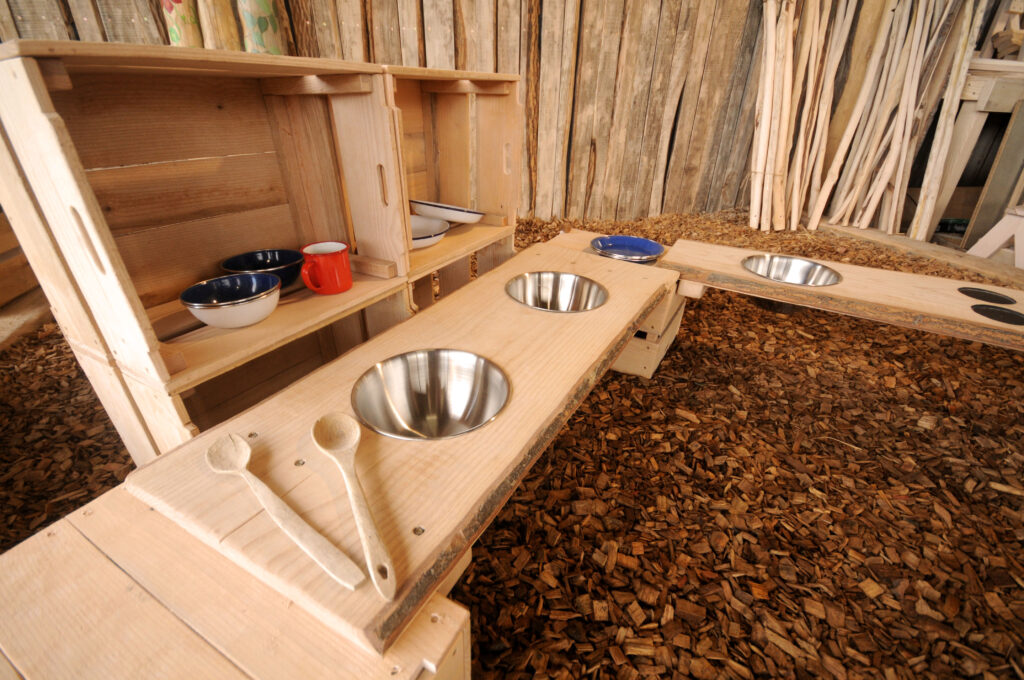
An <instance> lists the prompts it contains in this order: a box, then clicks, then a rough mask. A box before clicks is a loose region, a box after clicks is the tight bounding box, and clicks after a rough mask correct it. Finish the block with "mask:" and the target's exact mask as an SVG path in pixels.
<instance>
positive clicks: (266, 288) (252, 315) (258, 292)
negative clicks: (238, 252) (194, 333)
mask: <svg viewBox="0 0 1024 680" xmlns="http://www.w3.org/2000/svg"><path fill="white" fill-rule="evenodd" d="M280 295H281V279H280V278H279V277H278V276H277V275H276V274H260V273H256V274H253V273H248V274H228V275H227V276H218V277H217V278H214V279H207V280H205V281H200V282H199V283H196V284H193V285H191V286H189V287H188V288H186V289H185V291H184V292H183V293H182V294H181V296H180V297H179V299H180V300H181V304H183V305H184V306H185V307H186V308H188V311H190V312H192V315H193V316H195V317H196V318H197V319H199V320H200V321H202V322H203V323H205V324H206V325H207V326H213V327H214V328H242V327H243V326H251V325H253V324H255V323H259V322H260V321H263V320H264V319H266V318H267V317H268V316H270V313H271V312H273V311H274V309H275V308H276V307H277V302H278V300H279V299H280Z"/></svg>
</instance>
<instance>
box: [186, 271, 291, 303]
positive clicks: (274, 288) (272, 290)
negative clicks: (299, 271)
mask: <svg viewBox="0 0 1024 680" xmlns="http://www.w3.org/2000/svg"><path fill="white" fill-rule="evenodd" d="M253 274H255V275H256V276H272V277H274V278H275V279H277V282H276V283H275V284H274V285H273V286H271V287H270V288H268V289H267V290H263V291H260V292H259V293H256V294H255V295H250V296H249V297H247V298H242V299H241V300H232V301H230V302H186V301H185V293H187V292H188V291H190V290H192V289H193V288H196V287H198V286H202V285H205V284H208V283H211V282H213V281H217V280H219V279H228V278H234V277H236V276H249V275H253ZM280 290H281V277H280V276H278V275H277V274H269V273H267V272H255V273H254V272H243V273H237V274H228V275H227V276H215V277H213V278H212V279H205V280H203V281H199V282H197V283H193V284H192V285H191V286H189V287H188V288H186V289H185V290H184V291H182V293H181V295H179V296H178V300H180V301H181V304H183V305H185V306H186V307H188V308H189V309H223V308H225V307H234V306H236V305H244V304H246V303H248V302H255V301H256V300H262V299H263V298H265V297H269V296H271V295H273V294H274V293H276V292H278V291H280Z"/></svg>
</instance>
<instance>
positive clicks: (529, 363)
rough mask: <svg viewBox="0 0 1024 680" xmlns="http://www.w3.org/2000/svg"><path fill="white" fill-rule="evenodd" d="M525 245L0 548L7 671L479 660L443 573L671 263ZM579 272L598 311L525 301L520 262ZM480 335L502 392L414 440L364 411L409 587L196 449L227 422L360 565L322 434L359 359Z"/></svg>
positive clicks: (656, 294) (312, 669) (621, 338)
mask: <svg viewBox="0 0 1024 680" xmlns="http://www.w3.org/2000/svg"><path fill="white" fill-rule="evenodd" d="M565 243H566V239H561V238H559V239H555V240H553V241H550V242H548V243H544V244H541V245H537V246H534V247H532V248H529V249H527V250H525V251H523V252H522V253H519V254H518V255H516V256H515V257H513V258H512V259H511V260H509V261H508V262H506V263H505V264H504V265H502V266H500V267H498V268H497V269H495V270H493V271H491V272H489V273H487V274H486V275H484V276H482V277H481V278H479V279H477V280H476V281H474V282H473V283H471V284H470V285H468V286H466V287H464V288H462V289H461V290H459V291H458V292H456V293H454V294H452V295H450V296H448V297H446V298H444V299H442V300H441V301H439V302H438V303H437V304H435V305H433V306H432V307H430V308H428V309H426V310H425V311H423V312H421V313H419V314H417V315H415V316H414V317H412V318H411V319H409V320H407V321H405V322H403V323H401V324H399V325H398V326H396V327H395V328H392V329H391V330H389V331H387V332H385V333H383V334H382V335H379V336H377V337H375V338H373V339H372V340H371V341H369V342H367V343H366V344H364V345H361V346H359V347H357V348H356V349H354V350H352V351H351V352H349V353H348V354H345V355H343V356H342V357H340V358H338V359H336V360H335V361H333V362H331V363H329V364H327V365H326V366H324V367H323V368H321V369H319V370H317V371H316V372H314V373H312V374H311V375H309V376H307V377H306V378H304V379H302V380H301V381H299V382H297V383H295V384H294V385H292V386H291V387H289V388H287V389H285V390H283V391H281V392H279V393H277V394H275V395H274V396H272V397H271V398H269V399H267V400H265V401H263V402H261V403H260V404H258V405H257V406H255V407H253V408H252V409H250V410H248V411H245V412H243V413H241V414H240V415H238V416H236V417H235V418H232V419H230V420H228V421H226V422H224V423H222V424H221V425H218V426H217V427H215V428H214V429H212V430H210V431H208V432H204V433H203V434H201V435H199V436H198V437H196V438H195V439H194V440H192V441H189V442H187V443H185V444H184V445H182V446H181V447H179V448H177V449H175V450H174V451H172V452H170V453H167V454H165V455H163V456H161V457H159V458H158V459H157V460H156V461H154V462H153V463H151V464H149V465H147V466H145V467H143V468H140V469H139V470H137V471H135V472H133V473H132V474H131V475H130V476H129V478H128V480H127V481H126V482H125V484H124V485H122V486H121V487H118V488H117V489H114V490H113V491H111V492H109V493H107V494H106V495H104V496H102V497H101V498H99V499H97V500H96V501H94V502H92V503H90V504H89V505H87V506H85V507H84V508H82V509H80V510H78V511H76V512H75V513H73V514H72V515H70V516H69V517H67V518H65V519H63V520H61V521H60V522H58V523H56V524H54V525H53V526H51V527H49V528H47V529H45V530H43V531H41V532H40V533H38V534H36V535H35V536H33V537H32V538H30V539H29V540H27V541H25V542H24V543H22V544H21V545H19V546H17V547H15V548H14V549H13V550H11V551H9V552H8V553H6V554H4V555H3V556H0V603H2V604H0V652H2V654H0V678H7V677H12V678H17V677H19V674H20V676H22V677H25V678H40V677H57V676H68V675H74V676H75V677H78V678H87V677H103V678H113V677H219V678H229V677H250V678H279V677H325V676H333V677H338V676H341V677H353V678H356V677H358V678H367V677H388V678H403V677H405V678H414V677H419V676H420V673H421V672H423V671H426V672H427V673H429V672H437V674H438V676H442V675H443V676H445V677H465V676H467V675H468V668H469V665H468V664H469V650H468V646H467V639H468V638H467V636H468V612H466V610H465V609H464V608H462V607H461V606H459V605H458V604H456V603H453V602H451V601H450V600H447V599H446V598H445V597H444V593H446V592H447V588H448V587H450V583H449V581H450V579H451V577H452V576H453V575H457V573H458V570H459V567H460V565H462V564H464V562H463V560H464V559H465V558H466V556H467V553H468V551H469V550H470V546H471V545H472V543H473V541H474V540H475V539H476V537H477V536H478V535H479V534H480V533H481V532H482V531H483V530H484V529H485V528H486V527H487V525H488V524H489V522H490V521H491V519H492V518H493V517H494V515H495V513H496V512H497V511H498V510H499V509H500V507H501V506H502V505H503V504H504V502H505V501H506V500H507V498H508V496H509V495H510V494H511V493H512V491H513V490H514V489H515V487H516V485H517V484H518V483H519V481H520V480H521V479H522V478H523V476H524V475H525V473H526V471H527V470H528V469H529V467H530V466H531V465H532V463H533V462H534V461H535V460H536V458H537V457H538V456H539V455H540V454H541V452H543V451H544V449H545V448H546V447H547V445H548V444H549V442H550V441H551V440H552V439H553V438H554V436H555V435H556V433H557V432H558V430H559V429H560V428H561V426H562V424H563V423H564V422H565V420H566V419H567V417H568V416H569V414H570V413H572V411H573V410H574V409H575V408H576V407H577V406H578V404H579V403H580V402H581V400H582V399H583V398H584V397H585V396H586V394H587V393H588V391H589V390H590V389H591V388H592V386H593V385H594V383H595V382H596V381H597V379H598V378H599V377H600V376H601V375H602V373H604V371H605V370H606V369H607V368H608V367H609V366H610V365H611V363H612V362H613V361H614V359H615V357H616V356H617V354H618V353H619V352H620V351H621V350H622V348H623V347H625V345H626V344H627V342H628V341H629V340H630V339H631V338H632V337H633V334H634V332H635V331H636V329H637V327H638V324H639V322H640V320H642V319H643V318H644V317H645V316H646V315H648V314H649V313H650V312H651V311H652V310H655V308H657V307H658V306H659V305H660V304H662V303H663V302H664V300H665V298H666V296H669V295H671V294H672V293H674V290H675V283H676V280H677V274H676V273H675V272H672V271H667V270H665V269H661V268H657V267H648V266H642V265H635V264H630V263H626V262H620V261H616V260H612V259H609V258H604V257H599V256H596V255H592V254H588V253H585V252H580V251H579V250H578V249H575V248H571V247H565ZM533 271H559V272H571V273H574V274H580V275H583V276H586V277H588V278H590V279H593V280H594V281H597V282H598V283H600V284H602V285H603V286H604V287H605V288H606V289H607V290H608V291H609V296H608V300H607V302H605V303H604V304H603V305H602V306H600V307H598V308H596V309H592V310H590V311H586V312H577V313H553V312H547V311H541V310H537V309H532V308H530V307H527V306H524V305H521V304H519V303H517V302H516V301H514V300H512V299H511V298H510V297H508V296H507V295H506V294H505V290H504V287H505V283H506V282H507V281H508V280H509V279H511V278H512V277H514V276H516V275H518V274H521V273H525V272H533ZM426 348H452V349H458V350H466V351H470V352H474V353H476V354H478V355H481V356H484V357H486V358H488V359H490V360H491V361H493V362H495V363H496V364H497V365H498V366H499V367H501V368H502V369H503V370H504V372H505V373H506V375H507V377H508V381H509V384H510V395H509V399H508V403H507V404H506V406H505V408H504V409H503V410H502V411H500V412H499V413H498V415H497V416H496V417H495V418H494V420H492V421H491V422H489V423H487V424H486V425H484V426H483V427H480V428H479V429H476V430H473V431H471V432H468V433H466V434H463V435H461V436H458V437H455V438H452V439H445V440H435V441H403V440H399V439H394V438H389V437H384V436H382V435H378V434H376V433H374V432H371V431H370V430H369V429H368V428H365V427H364V428H363V429H362V442H361V445H360V447H359V453H358V459H357V467H358V473H359V476H360V479H361V481H362V485H363V488H364V489H365V491H366V494H367V497H368V499H369V504H370V507H371V510H372V513H373V516H374V517H375V519H376V522H377V525H378V529H379V531H380V534H381V536H382V539H383V542H384V544H385V545H386V546H387V548H388V550H389V551H390V553H391V557H392V559H393V563H394V571H395V575H396V576H397V583H398V594H397V597H396V598H395V600H394V601H393V602H387V601H385V600H384V599H383V598H381V597H380V596H379V595H378V594H377V592H376V590H375V589H374V587H373V585H372V584H371V582H370V580H369V579H365V580H364V581H363V582H362V583H361V584H360V585H358V586H357V587H356V588H355V589H354V590H348V589H346V588H344V587H343V586H340V585H338V584H337V583H336V582H334V581H333V580H332V579H331V578H330V577H329V576H327V575H326V574H325V573H324V572H323V571H322V570H321V569H320V568H319V567H317V566H316V564H315V563H313V562H312V560H311V559H310V558H308V557H307V556H306V555H305V553H303V552H301V551H300V550H299V549H298V548H297V547H295V545H294V544H292V543H291V542H290V541H289V540H288V539H287V538H286V537H285V536H284V534H283V533H282V532H280V531H279V530H278V529H277V527H276V525H274V524H273V523H272V522H271V521H270V520H269V519H268V517H267V516H266V514H265V513H264V512H263V511H262V510H261V509H260V506H259V505H258V504H257V502H256V500H255V497H254V496H253V495H252V494H251V493H250V492H249V491H248V489H247V488H246V486H245V484H244V482H242V481H241V480H240V479H238V478H236V477H233V476H217V475H215V474H214V473H212V472H211V471H210V470H209V469H208V467H207V466H206V463H205V460H204V455H205V452H206V450H207V449H208V448H209V447H210V445H211V444H212V443H213V442H214V441H216V440H217V439H218V438H220V437H223V436H224V435H226V434H229V433H236V434H239V435H241V436H243V437H245V438H246V440H247V441H248V442H249V443H250V444H251V446H252V450H253V456H252V462H251V464H250V469H251V470H252V471H253V472H254V473H255V474H256V475H257V476H259V477H260V478H262V479H263V480H264V481H265V482H266V483H267V484H268V485H269V486H270V487H271V488H272V489H274V490H275V491H276V492H277V493H278V494H279V495H281V496H283V497H284V499H285V501H286V502H287V503H288V504H289V505H290V506H291V507H292V508H294V509H295V510H297V511H298V512H299V513H300V514H301V515H302V516H303V517H304V518H305V519H306V521H307V522H309V524H311V525H312V526H313V527H314V528H316V529H317V530H318V531H320V532H321V533H322V534H323V535H324V536H326V537H327V538H328V539H329V540H330V541H331V542H332V543H334V544H335V545H336V546H338V547H339V548H340V549H341V550H342V551H343V552H344V553H345V554H346V555H347V556H349V557H351V558H352V559H353V560H354V561H355V562H356V563H357V564H358V565H360V567H361V568H363V569H364V570H365V564H364V561H363V558H362V551H361V549H360V543H359V538H358V535H357V532H356V529H355V523H354V520H353V517H352V514H351V511H350V510H349V509H348V507H349V506H348V499H347V497H346V493H345V490H344V486H343V485H342V483H341V479H340V475H339V474H338V471H337V469H336V468H334V467H333V466H332V465H331V464H330V462H329V461H328V460H327V458H326V457H325V456H323V455H322V454H320V453H319V452H318V451H317V450H316V448H315V446H314V444H313V441H312V439H311V435H310V428H311V426H312V424H313V422H314V421H315V420H316V419H317V418H318V417H319V416H320V415H322V414H324V413H326V412H329V411H343V412H347V413H352V412H353V411H352V406H351V402H350V392H351V389H352V386H353V384H354V382H355V381H356V379H357V378H358V377H359V376H360V375H361V374H362V373H363V372H364V371H366V370H367V369H368V368H370V367H371V366H373V365H374V364H375V363H376V362H379V361H382V360H384V359H386V358H388V357H391V356H394V355H397V354H400V353H403V352H407V351H411V350H417V349H426Z"/></svg>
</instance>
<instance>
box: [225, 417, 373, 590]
mask: <svg viewBox="0 0 1024 680" xmlns="http://www.w3.org/2000/svg"><path fill="white" fill-rule="evenodd" d="M251 456H252V449H250V448H249V443H248V442H246V441H245V440H244V439H242V438H241V437H240V436H238V435H237V434H231V435H226V436H223V437H221V438H220V439H218V440H217V441H215V442H214V443H213V446H211V447H210V448H209V449H207V451H206V462H207V464H208V465H209V466H210V468H211V469H212V470H213V471H214V472H216V473H219V474H225V475H238V476H240V477H241V478H242V479H244V480H245V481H246V483H248V485H249V488H250V489H252V492H253V493H254V494H255V495H256V499H257V500H259V502H260V505H262V506H263V509H264V510H265V511H266V512H267V514H268V515H270V518H271V519H272V520H274V523H275V524H277V526H279V527H281V530H282V531H284V533H286V534H288V537H289V538H291V539H292V540H293V541H295V544H296V545H297V546H299V547H300V548H302V549H303V550H304V551H305V553H306V554H307V555H309V556H310V557H312V558H313V561H314V562H316V563H317V564H318V565H320V567H321V568H322V569H323V570H324V571H326V572H327V573H328V574H330V575H331V577H333V578H334V580H335V581H337V582H338V583H340V584H341V585H343V586H345V587H346V588H349V589H352V590H354V589H355V587H356V586H357V585H359V584H360V583H362V582H363V579H365V578H366V577H365V576H364V575H363V571H362V570H361V569H360V568H359V567H358V566H356V563H355V562H353V561H352V560H350V559H349V558H348V556H346V555H345V553H343V552H341V551H340V550H338V548H337V547H336V546H335V545H334V544H333V543H331V542H330V541H328V540H327V539H326V538H324V536H323V534H321V533H320V532H318V531H317V530H316V529H314V528H313V527H311V526H309V525H308V524H306V522H305V520H303V519H302V518H301V517H299V515H298V513H296V512H295V511H294V510H292V509H291V507H290V506H289V505H288V504H287V503H285V502H284V501H283V500H281V499H280V498H279V497H278V496H277V494H275V493H274V492H273V491H272V490H271V489H270V487H268V486H267V485H266V484H264V483H263V480H261V479H260V478H259V477H257V476H256V475H254V474H253V473H251V472H249V469H248V467H247V466H248V465H249V458H250V457H251Z"/></svg>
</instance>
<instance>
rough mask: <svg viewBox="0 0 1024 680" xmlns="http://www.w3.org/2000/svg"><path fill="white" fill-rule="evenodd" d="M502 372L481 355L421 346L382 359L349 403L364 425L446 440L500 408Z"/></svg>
mask: <svg viewBox="0 0 1024 680" xmlns="http://www.w3.org/2000/svg"><path fill="white" fill-rule="evenodd" d="M508 396H509V383H508V378H507V377H506V375H505V373H504V371H502V370H501V369H500V368H498V366H497V365H496V364H495V363H494V362H492V361H490V360H489V359H485V358H484V357H482V356H479V355H477V354H473V353H472V352H465V351H462V350H455V349H422V350H414V351H412V352H406V353H405V354H399V355H397V356H393V357H391V358H389V359H385V360H384V361H381V362H379V363H377V364H374V365H373V367H372V368H370V369H369V370H368V371H366V372H365V373H363V375H362V376H360V377H359V380H357V381H356V384H355V387H353V388H352V407H353V408H354V409H355V412H356V416H357V417H358V418H359V419H360V420H361V421H362V422H363V424H365V425H366V426H367V427H369V428H370V429H372V430H374V431H376V432H379V433H381V434H383V435H387V436H389V437H395V438H396V439H447V438H449V437H455V436H457V435H460V434H463V433H465V432H469V431H470V430H475V429H476V428H478V427H481V426H482V425H485V424H487V423H488V422H490V421H491V420H493V419H494V417H495V416H497V415H498V413H499V412H500V411H501V409H502V408H504V407H505V404H506V402H507V401H508Z"/></svg>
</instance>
